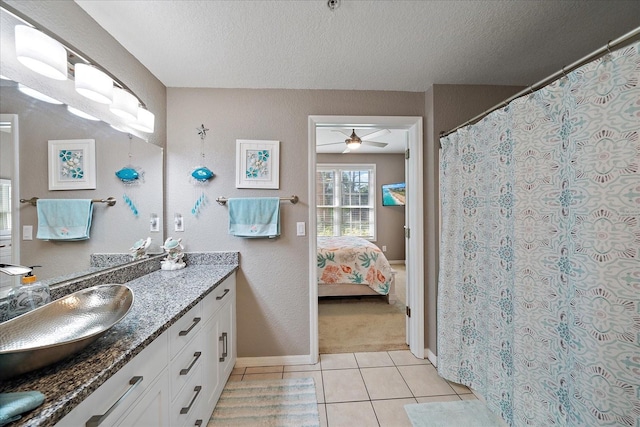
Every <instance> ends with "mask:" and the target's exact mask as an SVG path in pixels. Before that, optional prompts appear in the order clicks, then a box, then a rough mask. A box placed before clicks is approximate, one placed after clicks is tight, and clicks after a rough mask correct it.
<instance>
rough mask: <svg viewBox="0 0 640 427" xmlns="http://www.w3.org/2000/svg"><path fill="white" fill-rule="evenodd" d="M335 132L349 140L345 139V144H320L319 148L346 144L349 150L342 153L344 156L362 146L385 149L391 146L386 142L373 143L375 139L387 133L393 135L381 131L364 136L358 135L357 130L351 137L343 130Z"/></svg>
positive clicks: (352, 131) (384, 130) (387, 131)
mask: <svg viewBox="0 0 640 427" xmlns="http://www.w3.org/2000/svg"><path fill="white" fill-rule="evenodd" d="M334 132H340V133H342V134H344V135H345V136H347V139H345V140H344V142H343V141H340V142H329V143H328V144H318V147H321V146H324V145H336V144H346V145H347V148H346V149H345V150H344V151H343V152H342V153H343V154H344V153H349V152H351V150H357V149H358V148H360V146H361V145H362V144H365V145H371V146H373V147H378V148H384V147H386V146H387V145H389V144H387V143H386V142H378V141H372V139H375V138H377V137H379V136H381V135H385V134H387V133H391V131H390V130H389V129H380V130H377V131H375V132H371V133H368V134H366V135H362V136H358V135H356V130H355V129H351V135H349V132H346V131H344V130H342V129H334Z"/></svg>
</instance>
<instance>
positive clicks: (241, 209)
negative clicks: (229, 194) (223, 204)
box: [227, 197, 280, 238]
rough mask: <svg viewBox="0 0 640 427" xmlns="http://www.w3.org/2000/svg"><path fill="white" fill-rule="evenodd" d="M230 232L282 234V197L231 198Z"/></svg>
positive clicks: (271, 236)
mask: <svg viewBox="0 0 640 427" xmlns="http://www.w3.org/2000/svg"><path fill="white" fill-rule="evenodd" d="M227 204H228V206H229V234H233V235H234V236H238V237H269V238H274V237H276V236H279V235H280V198H279V197H255V198H249V197H248V198H242V199H229V200H228V201H227Z"/></svg>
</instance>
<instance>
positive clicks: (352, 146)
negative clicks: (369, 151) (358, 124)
mask: <svg viewBox="0 0 640 427" xmlns="http://www.w3.org/2000/svg"><path fill="white" fill-rule="evenodd" d="M360 144H361V143H360V142H357V141H351V142H347V148H349V150H357V149H358V148H360Z"/></svg>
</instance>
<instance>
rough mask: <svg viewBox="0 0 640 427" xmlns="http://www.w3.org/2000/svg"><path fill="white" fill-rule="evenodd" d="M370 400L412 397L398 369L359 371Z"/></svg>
mask: <svg viewBox="0 0 640 427" xmlns="http://www.w3.org/2000/svg"><path fill="white" fill-rule="evenodd" d="M360 372H361V373H362V378H364V385H365V386H366V387H367V391H368V392H369V397H370V398H371V400H377V399H397V398H402V397H413V394H411V390H409V387H407V383H406V382H405V381H404V378H402V375H400V372H399V371H398V368H396V367H395V366H392V367H383V368H363V369H361V370H360Z"/></svg>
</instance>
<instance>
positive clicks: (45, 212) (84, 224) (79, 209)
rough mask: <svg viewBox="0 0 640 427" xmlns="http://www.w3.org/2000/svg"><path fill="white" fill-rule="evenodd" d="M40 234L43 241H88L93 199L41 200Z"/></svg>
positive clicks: (38, 236) (39, 213) (38, 206)
mask: <svg viewBox="0 0 640 427" xmlns="http://www.w3.org/2000/svg"><path fill="white" fill-rule="evenodd" d="M37 210H38V234H37V236H36V237H37V238H38V239H41V240H87V239H88V238H89V230H90V229H91V218H92V216H93V203H92V202H91V199H39V200H38V204H37Z"/></svg>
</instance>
